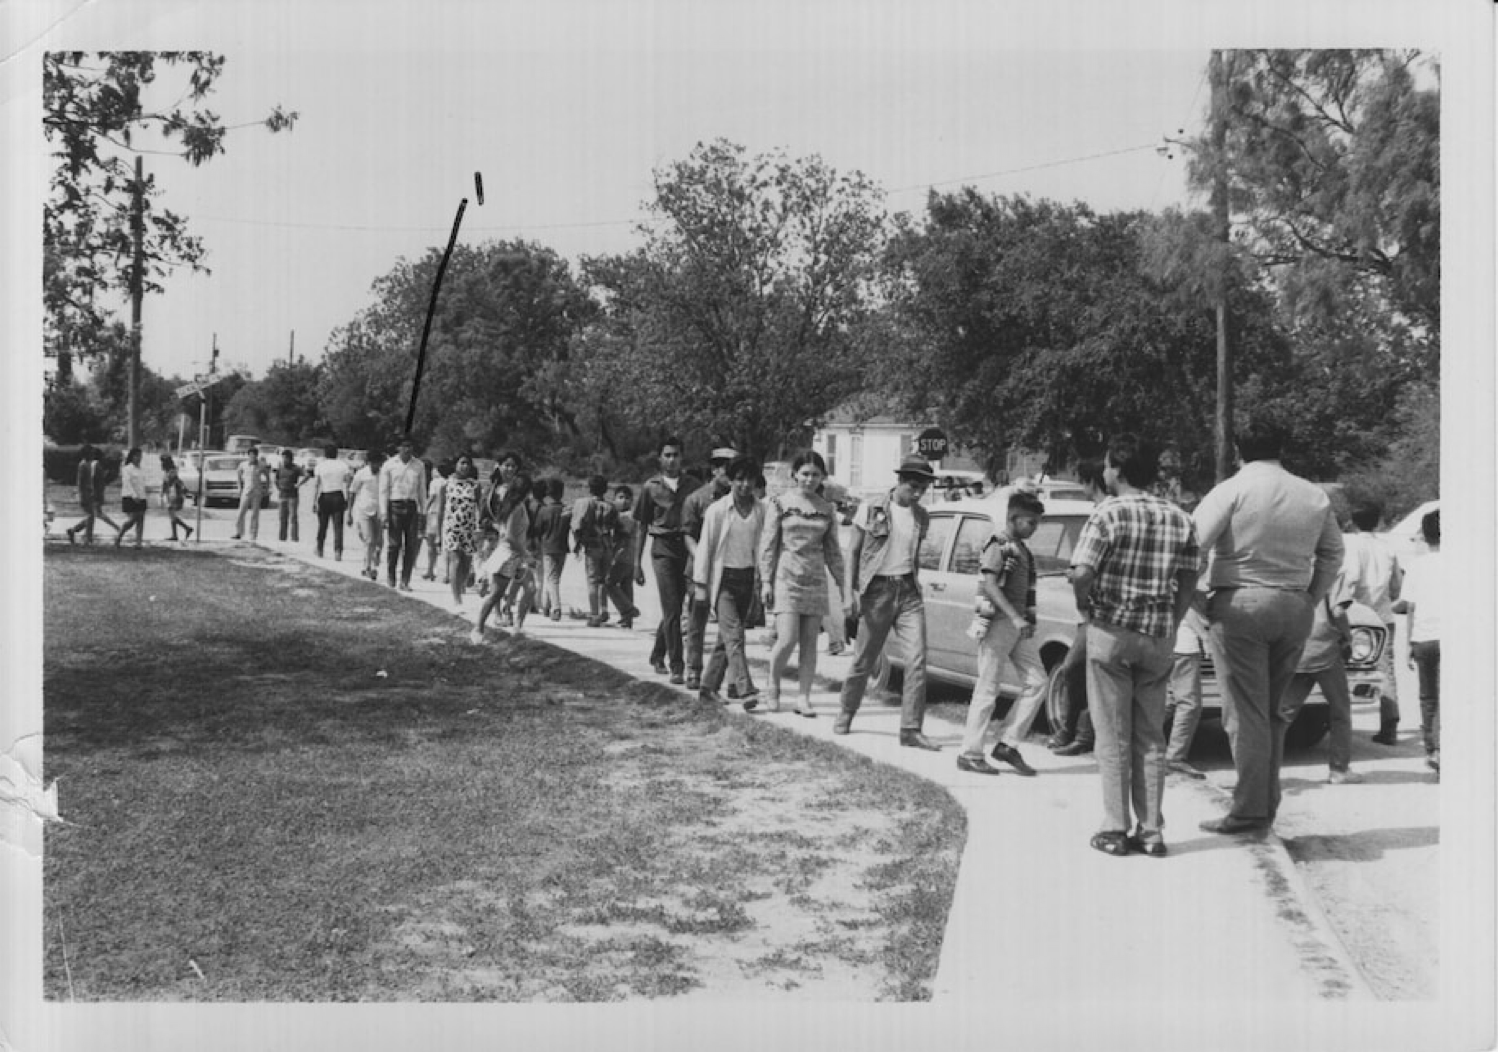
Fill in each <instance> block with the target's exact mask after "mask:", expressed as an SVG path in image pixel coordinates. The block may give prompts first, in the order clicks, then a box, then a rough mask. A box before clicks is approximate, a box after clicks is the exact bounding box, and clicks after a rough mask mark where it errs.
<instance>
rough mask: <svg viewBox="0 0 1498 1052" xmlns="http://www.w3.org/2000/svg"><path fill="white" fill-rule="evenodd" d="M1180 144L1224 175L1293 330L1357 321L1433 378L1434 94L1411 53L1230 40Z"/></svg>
mask: <svg viewBox="0 0 1498 1052" xmlns="http://www.w3.org/2000/svg"><path fill="white" fill-rule="evenodd" d="M1225 59H1226V66H1227V72H1226V77H1227V90H1226V91H1224V92H1221V93H1219V94H1218V99H1219V102H1218V105H1219V106H1220V107H1221V112H1218V113H1209V115H1208V117H1209V124H1210V123H1211V122H1212V121H1213V120H1214V119H1221V120H1222V121H1224V122H1225V125H1226V136H1225V142H1224V145H1223V148H1222V149H1221V150H1220V151H1219V150H1216V149H1214V148H1213V146H1212V142H1211V136H1210V135H1204V136H1203V137H1202V138H1201V139H1199V140H1196V141H1195V142H1194V143H1193V144H1192V148H1193V149H1192V154H1193V161H1192V163H1191V166H1190V174H1191V180H1192V183H1193V184H1194V185H1195V186H1196V187H1197V188H1199V189H1201V190H1204V191H1205V190H1209V189H1210V188H1211V186H1212V184H1213V181H1214V180H1215V179H1217V178H1219V177H1225V178H1226V180H1227V182H1228V188H1229V202H1230V205H1231V210H1232V214H1233V221H1234V225H1235V233H1234V236H1235V238H1236V239H1238V241H1239V242H1240V243H1241V244H1242V245H1243V246H1245V247H1246V248H1247V249H1248V250H1249V251H1250V252H1251V253H1252V255H1253V257H1254V258H1255V259H1256V260H1257V261H1258V263H1259V264H1261V265H1262V266H1263V267H1265V268H1266V270H1267V271H1268V272H1269V274H1270V275H1271V277H1272V280H1273V281H1274V282H1275V284H1276V286H1277V289H1278V291H1279V293H1280V295H1281V297H1282V305H1283V306H1284V307H1285V309H1286V311H1287V315H1288V318H1289V319H1290V322H1291V324H1292V326H1293V330H1292V331H1293V332H1294V333H1295V335H1296V336H1297V339H1299V338H1301V333H1302V332H1303V331H1305V332H1307V333H1308V334H1309V337H1310V338H1312V339H1316V338H1320V337H1322V336H1325V335H1326V334H1329V333H1338V332H1345V331H1346V330H1347V329H1348V327H1349V325H1357V326H1359V327H1360V328H1362V329H1363V330H1364V331H1365V332H1366V334H1367V335H1368V337H1369V338H1370V339H1371V340H1374V341H1377V342H1378V343H1380V344H1382V345H1385V346H1384V350H1385V353H1396V351H1397V353H1399V354H1402V355H1407V356H1410V357H1412V359H1413V360H1414V361H1415V362H1416V363H1417V364H1418V365H1419V366H1420V367H1421V368H1422V369H1423V371H1424V373H1425V375H1427V376H1428V375H1433V374H1434V372H1435V371H1436V362H1437V359H1438V355H1439V341H1440V328H1441V314H1440V278H1441V243H1440V189H1441V187H1440V95H1439V88H1438V85H1437V76H1438V73H1439V70H1438V68H1437V67H1436V66H1435V64H1434V63H1433V62H1431V61H1429V60H1427V59H1426V58H1424V57H1423V56H1421V55H1420V54H1419V53H1418V52H1414V51H1358V50H1339V51H1235V52H1228V53H1227V54H1226V55H1225Z"/></svg>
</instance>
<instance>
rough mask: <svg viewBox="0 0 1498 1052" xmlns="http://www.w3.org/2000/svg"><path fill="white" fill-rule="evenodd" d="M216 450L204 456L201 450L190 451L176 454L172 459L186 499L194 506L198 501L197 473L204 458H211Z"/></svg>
mask: <svg viewBox="0 0 1498 1052" xmlns="http://www.w3.org/2000/svg"><path fill="white" fill-rule="evenodd" d="M217 452H218V451H217V450H209V451H208V452H207V453H206V454H205V453H204V452H203V451H202V450H201V449H190V450H186V451H184V452H181V453H178V454H177V455H176V456H174V457H173V458H172V461H173V462H174V463H175V464H176V465H177V477H178V478H179V479H181V480H182V485H183V486H184V487H186V492H187V499H188V500H190V501H192V502H193V503H194V504H196V503H197V500H198V472H199V469H200V468H201V466H202V463H203V457H204V456H210V457H211V456H213V455H214V454H215V453H217Z"/></svg>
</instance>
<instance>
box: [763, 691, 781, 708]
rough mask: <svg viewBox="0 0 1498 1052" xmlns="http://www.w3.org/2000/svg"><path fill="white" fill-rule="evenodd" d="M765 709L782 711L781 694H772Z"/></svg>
mask: <svg viewBox="0 0 1498 1052" xmlns="http://www.w3.org/2000/svg"><path fill="white" fill-rule="evenodd" d="M765 711H766V712H779V711H780V695H779V694H771V695H770V698H769V700H768V701H766V702H765Z"/></svg>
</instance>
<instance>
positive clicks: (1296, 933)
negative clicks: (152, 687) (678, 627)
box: [224, 523, 1372, 1032]
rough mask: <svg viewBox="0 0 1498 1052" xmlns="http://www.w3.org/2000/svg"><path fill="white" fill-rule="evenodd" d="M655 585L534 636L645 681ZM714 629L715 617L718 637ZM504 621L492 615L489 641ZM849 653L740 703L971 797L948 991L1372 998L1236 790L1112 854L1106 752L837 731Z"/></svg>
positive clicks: (862, 723) (893, 713) (890, 728)
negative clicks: (622, 609) (1213, 828)
mask: <svg viewBox="0 0 1498 1052" xmlns="http://www.w3.org/2000/svg"><path fill="white" fill-rule="evenodd" d="M263 526H264V524H263V523H262V527H263ZM224 532H225V533H227V531H224ZM260 543H261V545H262V546H263V547H265V548H267V549H269V550H271V551H275V552H278V553H281V554H283V555H286V556H290V557H294V558H297V559H301V560H303V561H305V562H308V563H310V564H312V565H315V566H318V567H320V568H322V569H324V570H327V571H329V572H332V573H341V574H343V575H345V576H348V577H357V576H359V570H360V567H361V566H362V553H361V552H360V551H359V550H358V547H357V545H356V544H350V545H349V547H348V549H347V550H346V551H345V554H344V557H343V560H342V561H340V562H334V561H333V560H332V559H331V558H328V559H318V558H316V556H315V554H314V551H313V545H312V544H311V543H310V540H304V541H302V542H301V543H300V544H293V543H280V542H277V541H274V540H271V541H261V542H260ZM330 554H331V553H330ZM422 555H423V558H422V559H421V560H420V564H421V566H424V565H425V558H424V556H425V553H424V552H423V553H422ZM579 564H580V560H577V559H569V560H568V562H567V565H566V569H565V572H564V575H563V586H562V596H563V601H564V603H565V604H567V605H569V606H574V607H575V606H583V605H585V604H584V603H583V602H582V597H583V596H584V595H585V594H586V592H585V588H584V585H583V581H582V576H581V566H580V565H579ZM417 573H418V579H417V580H414V581H413V582H412V587H413V591H412V592H410V593H402V594H405V595H407V596H408V597H409V598H411V599H413V600H416V601H420V602H426V603H429V604H431V605H432V606H434V607H436V608H437V609H439V610H441V611H443V612H445V613H447V614H449V615H450V616H453V618H454V623H453V631H454V633H455V634H457V633H462V634H465V635H466V633H467V632H468V630H469V629H470V628H471V626H472V622H473V619H474V616H475V615H476V613H477V610H478V604H479V600H478V597H477V596H474V595H472V594H470V595H468V596H467V597H466V598H465V602H464V604H463V614H462V615H458V614H456V613H455V612H454V610H453V603H452V599H451V595H450V593H449V591H448V588H447V587H446V586H444V585H442V584H441V583H440V579H439V581H437V582H429V581H423V580H420V579H419V573H420V567H418V571H417ZM382 580H383V573H382ZM369 587H371V588H382V589H383V588H386V587H388V586H386V585H384V584H376V583H370V584H369ZM654 593H655V589H654V587H653V582H651V581H647V584H646V586H645V587H644V588H640V589H636V596H635V599H636V602H637V604H638V605H639V606H640V607H641V608H642V610H643V611H644V613H643V615H642V617H641V618H640V619H639V620H638V621H637V623H636V626H635V628H634V629H632V630H630V631H624V630H621V629H619V628H617V627H614V625H612V624H609V625H605V626H603V627H600V628H589V627H587V625H586V624H585V622H583V621H580V620H573V619H571V618H567V617H564V618H563V619H562V620H561V621H559V622H553V621H550V620H546V619H543V618H540V617H539V616H536V615H532V616H531V617H530V619H529V620H528V621H527V622H526V625H525V634H526V635H527V636H529V637H530V638H533V639H537V640H542V641H545V642H547V643H550V644H552V645H555V646H558V647H561V648H563V649H566V650H570V651H573V652H574V653H577V654H579V655H582V656H584V657H587V658H590V659H592V660H595V661H602V662H605V663H607V664H610V665H613V666H615V667H617V668H619V669H621V670H623V671H625V672H627V673H629V674H631V675H634V676H637V677H639V678H641V679H657V680H661V679H662V677H659V676H658V675H657V674H656V673H655V672H653V671H652V670H651V668H650V665H649V662H648V660H647V659H648V657H649V651H650V645H651V637H652V634H653V632H654V630H655V627H656V623H657V621H658V613H657V612H656V611H657V610H658V606H657V605H656V602H655V594H654ZM460 616H461V618H462V620H461V622H460V620H459V617H460ZM713 631H714V629H713V627H712V626H709V641H711V638H712V632H713ZM503 635H504V633H503V632H502V631H501V630H499V629H496V628H494V627H492V625H491V627H490V629H489V630H488V637H489V638H488V644H487V645H491V646H492V645H495V644H496V643H497V642H498V641H499V640H500V639H502V638H503ZM749 649H750V657H751V662H752V663H753V664H754V666H755V668H754V672H755V677H756V683H758V684H759V685H760V687H761V689H763V686H764V681H765V679H766V677H767V675H768V673H767V655H768V650H767V649H766V648H765V647H764V646H762V645H759V644H753V643H752V644H751V646H750V648H749ZM850 663H851V661H850V657H849V656H848V655H843V656H840V657H834V656H831V655H828V654H826V653H825V652H824V653H822V654H820V655H819V662H818V672H819V683H818V689H817V691H816V693H815V694H814V697H813V701H814V704H815V707H816V708H817V710H818V713H819V717H820V718H817V719H807V718H804V717H800V716H797V715H795V714H794V713H793V712H791V711H789V709H790V704H786V706H785V711H782V712H781V713H779V714H773V715H772V714H758V713H757V714H754V715H749V714H745V713H743V712H742V710H741V709H740V708H739V707H738V706H737V705H734V706H733V711H734V712H735V713H737V714H739V718H742V719H755V720H768V721H770V722H773V723H776V724H778V725H780V726H782V727H784V728H786V729H787V730H789V731H793V732H795V733H799V734H809V735H814V736H817V737H822V738H825V739H827V740H829V741H832V742H833V743H835V744H837V745H839V746H842V747H844V748H848V749H852V750H854V751H856V752H859V753H862V754H863V755H865V756H868V757H870V758H871V759H874V760H877V761H879V762H881V763H888V764H891V765H894V766H896V767H900V768H902V769H904V770H907V771H910V772H911V773H913V774H916V775H919V776H921V777H923V778H927V779H930V780H931V781H934V782H937V783H938V784H940V785H942V786H944V787H945V788H947V789H948V790H949V791H950V792H951V793H952V795H953V796H954V797H955V798H956V799H957V800H958V801H959V802H960V803H961V804H962V806H963V807H964V808H965V809H966V811H967V817H968V841H967V845H966V848H965V850H964V852H963V856H962V864H961V867H960V870H959V874H958V879H957V887H956V891H955V894H954V896H953V900H952V907H951V912H950V914H949V916H948V920H947V928H946V935H945V938H944V941H943V945H942V951H941V960H940V965H939V967H938V971H937V975H936V978H935V982H934V988H933V1000H935V1001H937V1002H946V1003H955V1004H964V1005H981V1004H985V1003H990V1002H992V1001H993V1000H994V999H995V998H1002V1000H1003V1001H1004V1002H1005V1003H1008V1004H1019V1005H1026V1004H1035V1003H1044V1002H1057V1001H1060V1000H1062V999H1064V998H1067V997H1068V996H1069V995H1071V994H1072V993H1074V992H1076V991H1089V994H1088V998H1089V1000H1090V1001H1091V1002H1093V1003H1094V1004H1096V1003H1097V1001H1098V999H1099V998H1101V999H1102V1000H1104V1001H1105V1002H1106V1003H1107V1004H1108V1005H1109V1006H1110V1008H1112V1009H1114V1010H1116V1012H1117V1015H1116V1017H1115V1020H1116V1023H1117V1025H1118V1026H1120V1027H1121V1028H1123V1030H1124V1031H1125V1032H1136V1031H1135V1028H1136V1027H1140V1028H1143V1027H1147V1026H1149V1025H1150V1024H1151V1023H1152V1022H1153V1023H1156V1024H1158V1022H1159V1011H1160V1002H1161V1000H1162V999H1164V998H1168V997H1170V995H1171V992H1172V989H1173V988H1181V989H1189V998H1190V999H1191V1000H1192V1001H1194V1002H1197V1003H1201V1004H1210V1003H1220V1004H1223V1005H1229V1004H1231V1005H1238V1006H1241V1005H1243V1004H1244V1003H1246V1002H1261V1001H1268V1002H1275V1001H1287V1000H1291V1001H1293V1000H1300V1001H1313V1000H1323V999H1332V1000H1338V999H1356V1000H1362V999H1371V997H1372V995H1371V993H1370V991H1369V989H1368V988H1367V986H1366V984H1365V983H1364V981H1363V980H1362V979H1361V977H1360V976H1359V975H1358V973H1357V970H1356V969H1355V968H1354V967H1353V965H1352V964H1351V962H1350V961H1349V959H1348V957H1347V955H1346V953H1345V951H1344V950H1343V948H1342V946H1341V944H1340V942H1339V941H1338V939H1337V938H1336V936H1335V934H1334V933H1333V932H1332V930H1331V928H1330V926H1329V925H1328V924H1327V923H1326V921H1325V919H1324V918H1323V916H1322V915H1321V913H1320V911H1319V910H1318V908H1317V907H1316V906H1315V903H1314V900H1313V898H1312V897H1311V896H1310V895H1309V894H1308V893H1307V892H1306V888H1305V887H1304V885H1303V883H1302V881H1301V878H1300V877H1299V875H1298V874H1297V872H1296V869H1295V866H1294V863H1293V862H1292V861H1291V860H1290V858H1289V856H1288V854H1287V853H1286V851H1285V848H1284V846H1283V844H1282V843H1281V842H1280V841H1279V839H1278V838H1277V837H1275V836H1274V835H1273V834H1267V835H1262V836H1243V837H1221V836H1215V835H1211V834H1207V833H1203V832H1201V831H1199V830H1198V828H1197V823H1198V822H1200V821H1201V820H1203V819H1206V818H1212V817H1216V816H1218V815H1220V814H1221V813H1222V812H1223V811H1224V810H1225V809H1226V805H1227V800H1226V797H1225V794H1224V793H1223V791H1222V789H1221V788H1219V787H1216V786H1214V785H1212V784H1210V783H1204V782H1194V781H1190V780H1186V779H1181V778H1178V777H1176V776H1172V777H1171V778H1170V780H1169V782H1168V783H1167V786H1166V795H1165V812H1166V820H1167V825H1166V830H1165V835H1166V840H1167V842H1168V844H1169V847H1170V854H1169V856H1168V857H1166V858H1164V859H1153V858H1147V857H1144V856H1139V855H1131V856H1128V857H1125V858H1114V857H1111V856H1108V855H1104V854H1102V853H1100V852H1097V851H1094V850H1093V849H1092V848H1091V847H1090V846H1089V844H1088V840H1089V839H1090V837H1091V836H1092V834H1093V833H1094V832H1096V831H1097V828H1098V823H1099V820H1100V818H1101V806H1102V805H1101V798H1100V796H1101V794H1100V790H1099V786H1098V779H1097V769H1096V765H1095V764H1094V763H1093V762H1092V761H1091V758H1090V757H1086V756H1084V757H1076V758H1067V757H1057V756H1055V755H1053V754H1052V753H1050V752H1049V751H1048V750H1047V749H1045V748H1044V746H1043V745H1041V744H1040V742H1039V740H1038V738H1037V740H1036V741H1035V742H1034V743H1033V744H1032V745H1031V746H1030V747H1029V748H1027V749H1026V750H1025V756H1026V759H1027V760H1029V762H1030V763H1031V765H1032V766H1034V767H1035V768H1036V769H1037V771H1038V772H1039V774H1038V776H1037V777H1034V778H1022V777H1020V776H1018V775H1016V774H1014V773H1013V772H1011V771H1010V770H1009V769H1008V768H1007V767H1005V768H1004V770H1005V773H1004V774H1002V775H1000V776H998V777H990V776H982V775H974V774H968V773H965V772H961V771H958V770H957V768H956V757H957V746H958V743H959V741H960V738H961V729H962V728H961V727H960V726H959V725H957V724H956V723H953V722H948V721H945V720H940V719H938V718H936V717H934V716H933V717H928V719H927V724H926V733H927V734H928V736H929V737H931V738H933V739H934V740H935V741H937V742H939V743H941V744H942V745H943V746H945V748H944V749H943V750H942V751H941V752H939V753H934V752H929V751H925V750H920V749H910V748H902V747H901V746H900V745H899V742H898V729H899V708H898V702H897V701H894V702H893V703H892V702H891V700H890V699H881V698H877V697H871V698H868V699H866V700H865V702H864V705H863V708H862V709H861V710H860V712H859V714H858V717H857V718H856V719H855V721H854V724H853V733H852V734H849V735H847V736H833V734H832V722H833V720H832V717H833V716H834V715H835V714H836V712H837V710H838V704H837V695H836V693H835V690H834V689H833V687H834V685H835V684H836V683H838V682H840V681H841V679H842V678H843V675H844V674H845V673H846V671H847V668H848V666H849V664H850ZM782 691H783V696H784V700H785V701H786V702H793V701H794V691H795V687H794V682H793V679H791V678H788V681H787V682H786V683H785V684H784V686H783V688H782ZM682 703H683V704H697V700H696V696H695V692H692V693H689V692H687V691H686V690H684V689H683V690H682ZM1186 977H1189V982H1187V983H1185V984H1184V985H1183V979H1185V978H1186Z"/></svg>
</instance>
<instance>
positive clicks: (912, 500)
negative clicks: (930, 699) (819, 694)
mask: <svg viewBox="0 0 1498 1052" xmlns="http://www.w3.org/2000/svg"><path fill="white" fill-rule="evenodd" d="M935 478H936V474H935V472H933V471H932V470H931V464H930V463H929V462H928V461H927V460H926V458H925V457H920V456H909V457H906V458H905V459H904V460H902V461H901V462H900V467H899V470H898V471H896V473H895V479H896V481H895V488H894V489H892V490H890V491H889V492H888V493H885V494H881V495H879V496H877V497H873V498H871V499H870V500H868V501H865V502H864V503H863V504H862V505H861V506H860V507H859V509H858V511H857V512H856V513H855V514H854V516H853V524H852V525H853V547H852V550H851V551H850V552H849V553H848V558H847V559H846V560H845V562H846V563H847V568H848V569H847V573H848V587H847V589H846V594H847V595H848V596H849V597H850V598H849V601H848V614H849V616H850V617H856V618H859V626H858V644H857V646H856V648H855V649H854V651H853V668H852V670H851V671H850V672H849V673H848V676H847V678H846V679H844V680H843V692H842V697H841V699H840V700H841V703H842V711H841V712H839V713H838V716H837V721H836V722H835V723H833V725H832V733H834V734H847V733H848V732H849V730H850V729H851V728H852V725H853V715H854V713H856V712H857V711H858V706H859V704H860V703H861V702H862V701H863V692H864V688H865V687H866V686H867V685H868V681H869V674H870V673H871V672H873V670H874V667H875V665H877V664H878V662H879V656H880V654H881V653H882V652H883V650H884V641H885V639H886V638H887V637H888V636H889V634H890V632H891V631H893V632H894V634H895V639H896V641H897V642H898V643H899V646H900V648H901V650H902V651H903V656H904V658H905V690H904V694H903V696H902V698H901V703H900V744H901V745H907V746H910V747H912V748H917V749H932V750H935V749H940V748H941V746H939V745H937V744H936V743H935V742H933V741H931V739H929V738H927V737H926V736H925V735H924V734H922V733H921V723H922V721H923V720H924V718H925V715H926V606H925V603H924V602H922V600H921V584H920V580H919V579H918V578H917V576H916V575H917V572H918V570H919V560H918V559H917V553H918V552H919V551H920V548H921V541H922V540H924V539H925V536H926V527H927V526H928V524H929V523H930V518H929V516H928V515H927V514H926V509H925V508H923V507H921V495H922V494H923V493H925V492H926V490H927V488H928V487H929V486H930V485H931V483H932V481H933V480H934V479H935Z"/></svg>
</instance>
